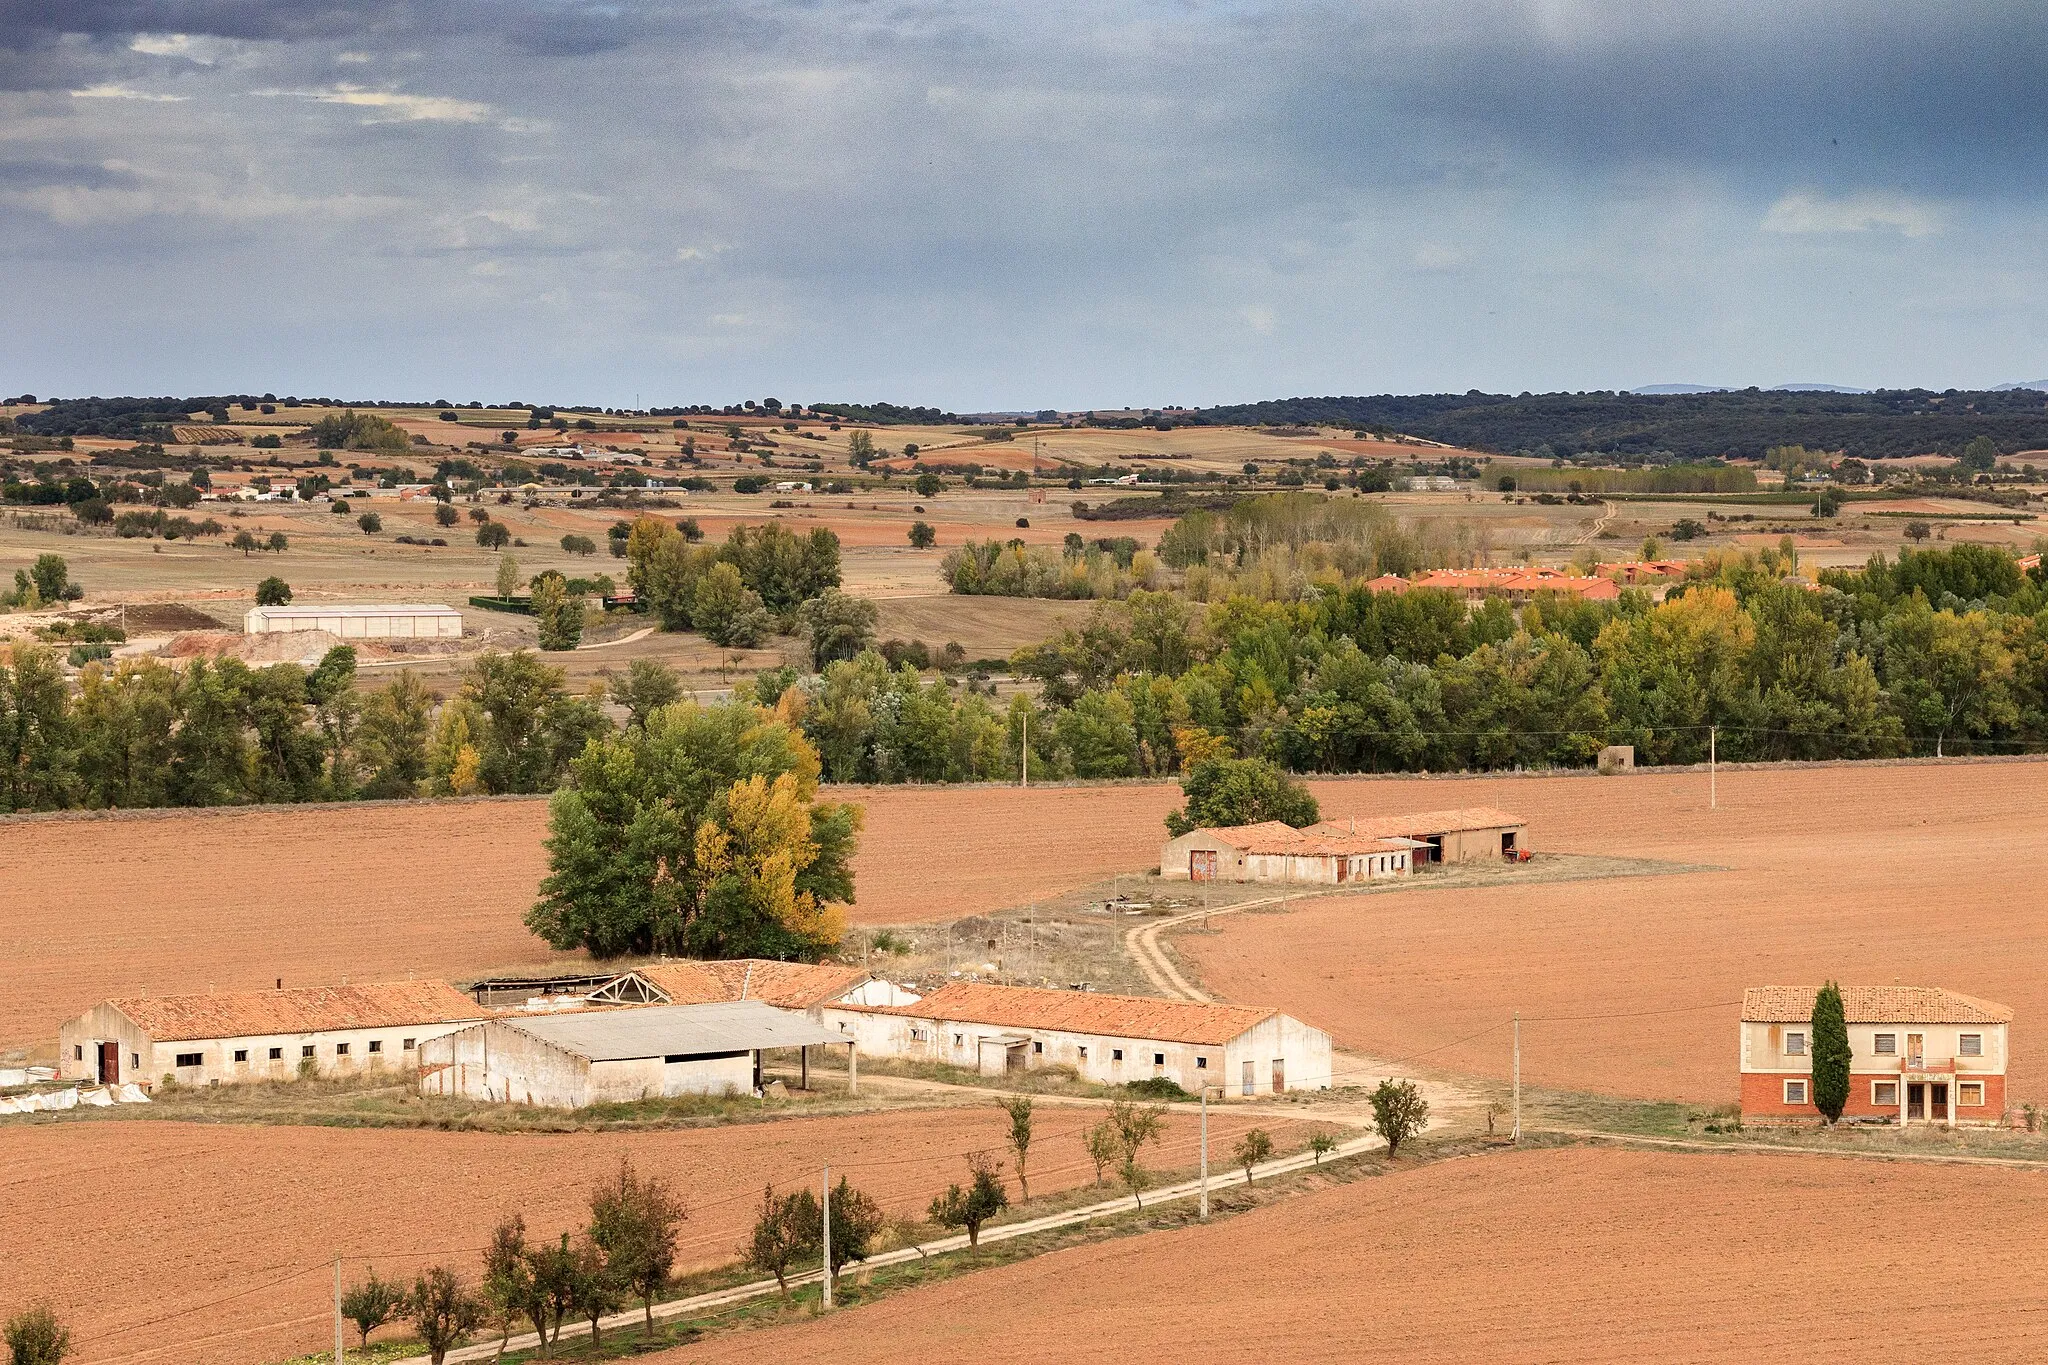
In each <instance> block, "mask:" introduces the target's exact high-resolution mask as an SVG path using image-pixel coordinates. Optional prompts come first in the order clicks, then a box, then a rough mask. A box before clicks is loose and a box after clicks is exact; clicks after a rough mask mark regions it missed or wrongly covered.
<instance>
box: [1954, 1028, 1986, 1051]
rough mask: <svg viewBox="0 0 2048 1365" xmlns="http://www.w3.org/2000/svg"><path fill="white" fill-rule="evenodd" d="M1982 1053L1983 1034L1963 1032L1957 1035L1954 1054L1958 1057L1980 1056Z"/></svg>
mask: <svg viewBox="0 0 2048 1365" xmlns="http://www.w3.org/2000/svg"><path fill="white" fill-rule="evenodd" d="M1983 1055H1984V1035H1983V1034H1981V1033H1965V1034H1963V1035H1962V1036H1960V1037H1958V1038H1957V1039H1956V1056H1958V1057H1982V1056H1983Z"/></svg>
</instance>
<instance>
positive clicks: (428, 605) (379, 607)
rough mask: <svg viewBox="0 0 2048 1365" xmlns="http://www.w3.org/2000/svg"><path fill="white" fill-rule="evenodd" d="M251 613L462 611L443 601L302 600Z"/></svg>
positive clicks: (415, 613) (275, 615)
mask: <svg viewBox="0 0 2048 1365" xmlns="http://www.w3.org/2000/svg"><path fill="white" fill-rule="evenodd" d="M249 613H250V614H251V615H260V616H263V617H264V618H266V619H270V618H278V619H289V618H292V617H300V616H460V615H462V613H461V612H459V611H457V610H455V608H453V607H451V606H447V605H446V604H444V603H440V602H386V603H381V604H377V603H372V604H369V605H364V604H361V603H341V602H335V603H330V604H329V605H327V606H316V605H314V604H312V603H310V602H301V603H299V604H298V605H296V606H283V607H251V608H249Z"/></svg>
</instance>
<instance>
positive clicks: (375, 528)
mask: <svg viewBox="0 0 2048 1365" xmlns="http://www.w3.org/2000/svg"><path fill="white" fill-rule="evenodd" d="M356 525H358V526H360V527H362V528H363V534H364V535H366V536H374V535H376V534H377V533H378V532H379V531H381V530H383V529H384V518H382V517H380V516H378V515H377V514H376V513H375V512H365V513H363V514H362V515H361V516H359V517H357V518H356Z"/></svg>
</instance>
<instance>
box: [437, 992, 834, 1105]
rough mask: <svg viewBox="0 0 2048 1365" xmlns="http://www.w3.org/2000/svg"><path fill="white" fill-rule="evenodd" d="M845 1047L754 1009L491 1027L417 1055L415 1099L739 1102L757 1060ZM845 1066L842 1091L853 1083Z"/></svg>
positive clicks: (588, 1016) (748, 1005)
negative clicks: (717, 1098)
mask: <svg viewBox="0 0 2048 1365" xmlns="http://www.w3.org/2000/svg"><path fill="white" fill-rule="evenodd" d="M853 1042H854V1040H852V1039H850V1038H847V1037H845V1036H843V1035H841V1034H840V1033H838V1032H837V1031H834V1030H827V1029H824V1028H821V1027H819V1026H818V1025H817V1024H815V1023H813V1022H812V1021H810V1020H808V1019H805V1018H804V1017H802V1016H801V1015H797V1014H792V1013H790V1012H789V1011H787V1010H779V1009H776V1008H775V1007H774V1006H772V1005H766V1004H763V1003H762V1002H760V1001H758V1000H734V1001H724V1002H720V1003H718V1004H712V1005H651V1006H648V1007H646V1008H643V1009H611V1010H586V1011H583V1012H580V1013H575V1014H556V1015H546V1016H542V1017H539V1018H519V1019H491V1020H487V1021H485V1022H483V1023H480V1024H476V1025H474V1026H472V1027H470V1028H466V1029H462V1030H459V1031H457V1032H453V1033H449V1034H446V1035H445V1036H442V1037H439V1038H436V1039H434V1040H433V1041H432V1042H430V1043H428V1044H427V1045H426V1046H425V1048H424V1049H423V1050H422V1056H421V1058H420V1080H419V1087H420V1093H421V1094H423V1095H460V1096H463V1097H465V1098H468V1099H477V1100H497V1101H501V1102H505V1103H511V1104H538V1105H547V1106H550V1107H553V1108H560V1109H582V1108H584V1107H586V1106H588V1105H592V1104H605V1103H619V1102H624V1101H630V1100H641V1099H653V1098H657V1097H673V1096H677V1095H747V1094H753V1093H755V1092H756V1091H758V1090H759V1089H760V1088H761V1054H762V1053H763V1052H765V1051H768V1050H770V1049H774V1048H808V1047H815V1046H818V1045H821V1044H845V1045H847V1046H848V1047H849V1048H851V1047H852V1046H853ZM857 1066H858V1064H857V1062H855V1061H854V1060H852V1059H851V1058H850V1057H849V1062H848V1067H847V1072H848V1085H849V1088H852V1087H853V1086H855V1085H857V1083H858V1069H857Z"/></svg>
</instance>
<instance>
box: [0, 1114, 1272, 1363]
mask: <svg viewBox="0 0 2048 1365" xmlns="http://www.w3.org/2000/svg"><path fill="white" fill-rule="evenodd" d="M1096 1117H1097V1111H1095V1110H1092V1109H1080V1108H1066V1109H1053V1108H1048V1109H1043V1110H1041V1111H1040V1114H1039V1119H1038V1133H1037V1136H1036V1140H1035V1141H1034V1143H1033V1148H1032V1150H1033V1155H1034V1160H1033V1162H1032V1169H1031V1176H1032V1188H1033V1190H1034V1191H1036V1192H1039V1193H1052V1192H1054V1191H1056V1190H1062V1189H1067V1188H1070V1187H1072V1186H1074V1185H1077V1184H1082V1183H1086V1182H1088V1181H1092V1180H1093V1179H1094V1168H1093V1166H1092V1165H1091V1164H1090V1163H1089V1162H1088V1160H1087V1158H1086V1155H1085V1153H1084V1152H1083V1151H1082V1149H1081V1144H1080V1139H1079V1136H1078V1134H1079V1132H1080V1130H1081V1129H1082V1128H1083V1127H1085V1126H1086V1124H1087V1123H1089V1122H1092V1121H1093V1120H1094V1119H1095V1118H1096ZM999 1121H1000V1122H1001V1123H1002V1124H1005V1125H1006V1124H1007V1120H1003V1119H1002V1116H1001V1115H1000V1114H999V1113H998V1111H997V1110H996V1109H995V1107H994V1106H993V1105H981V1106H976V1107H974V1108H956V1109H940V1110H897V1111H894V1112H891V1113H887V1114H877V1115H869V1116H862V1117H852V1118H834V1119H791V1120H786V1121H782V1122H775V1123H761V1124H748V1125H740V1126H735V1127H726V1128H708V1129H697V1130H693V1131H684V1132H659V1133H636V1134H620V1133H579V1134H572V1135H563V1136H538V1135H533V1134H517V1135H494V1134H479V1133H438V1132H415V1131H409V1130H389V1129H386V1130H367V1131H362V1130H343V1129H333V1128H274V1127H261V1126H254V1125H250V1126H242V1125H229V1124H222V1125H193V1124H180V1123H157V1122H153V1121H148V1120H138V1121H130V1122H119V1121H113V1120H102V1121H99V1122H83V1123H66V1124H46V1125H40V1126H34V1127H20V1126H13V1127H10V1128H8V1129H7V1130H6V1132H5V1136H4V1138H0V1150H4V1151H5V1153H6V1162H5V1169H4V1172H0V1246H5V1247H7V1248H8V1249H9V1254H8V1255H6V1256H4V1257H0V1304H19V1303H21V1302H24V1301H25V1300H27V1299H29V1298H32V1297H41V1296H47V1297H49V1298H50V1299H51V1300H52V1302H53V1303H55V1304H56V1306H57V1308H58V1310H59V1311H60V1312H61V1313H62V1314H63V1316H64V1317H65V1318H66V1320H67V1321H69V1322H70V1323H71V1325H72V1329H73V1332H74V1334H75V1335H76V1337H77V1344H78V1346H79V1355H78V1360H79V1362H80V1365H94V1362H104V1363H107V1365H111V1362H114V1361H143V1360H153V1361H165V1362H171V1361H175V1362H179V1365H188V1363H189V1365H260V1362H263V1361H267V1360H275V1359H277V1358H279V1357H281V1356H286V1355H291V1354H295V1353H297V1352H300V1351H307V1350H314V1349H317V1348H318V1347H319V1346H320V1344H321V1342H322V1341H323V1340H324V1341H326V1342H328V1343H330V1344H331V1343H332V1341H333V1328H332V1326H331V1325H330V1324H331V1323H332V1321H333V1319H332V1317H331V1316H330V1314H331V1311H332V1310H331V1309H327V1308H325V1305H327V1304H328V1303H329V1302H330V1296H331V1295H332V1292H333V1269H332V1267H333V1258H334V1256H335V1255H336V1254H337V1253H340V1254H342V1255H344V1256H346V1257H349V1258H351V1260H350V1262H349V1266H348V1272H347V1273H348V1274H350V1275H351V1276H354V1275H358V1274H360V1273H361V1271H362V1269H363V1268H364V1266H365V1265H370V1266H374V1268H375V1269H376V1270H377V1271H378V1272H379V1273H380V1274H381V1275H383V1276H385V1277H386V1278H390V1277H392V1276H394V1275H398V1276H405V1277H410V1276H411V1275H413V1274H415V1273H417V1272H418V1271H419V1270H421V1269H423V1268H424V1267H425V1266H426V1265H428V1264H432V1263H435V1262H439V1263H442V1264H446V1265H447V1266H449V1267H450V1268H451V1269H455V1270H457V1271H459V1272H461V1273H462V1274H464V1275H465V1276H468V1277H470V1278H472V1279H474V1277H475V1274H476V1267H477V1261H478V1255H477V1252H478V1249H479V1248H481V1247H482V1246H483V1244H484V1242H485V1240H486V1239H487V1238H488V1236H489V1233H490V1229H491V1226H492V1224H493V1223H494V1222H495V1221H496V1220H497V1219H498V1218H499V1217H501V1216H502V1215H503V1214H505V1213H507V1212H514V1211H516V1212H519V1213H522V1214H524V1216H525V1218H526V1223H527V1228H528V1231H529V1233H530V1234H532V1235H535V1236H540V1237H547V1236H552V1235H553V1234H554V1233H556V1232H559V1231H561V1230H563V1229H565V1228H576V1227H580V1226H582V1220H583V1219H584V1217H585V1213H586V1208H587V1205H586V1203H585V1201H586V1199H587V1197H588V1191H589V1188H590V1186H591V1185H593V1184H595V1183H596V1182H597V1181H598V1180H600V1179H602V1178H603V1177H605V1176H608V1175H610V1174H612V1173H614V1172H615V1171H616V1170H617V1169H618V1162H619V1160H620V1158H621V1157H630V1158H632V1160H633V1162H634V1164H635V1166H636V1167H638V1168H639V1169H640V1170H641V1171H643V1172H650V1171H651V1172H657V1173H659V1174H661V1175H663V1176H665V1177H666V1178H668V1179H669V1180H671V1181H672V1182H673V1183H674V1184H675V1185H676V1186H677V1187H678V1188H679V1189H681V1190H682V1191H683V1192H684V1194H685V1195H686V1197H687V1199H688V1201H689V1203H690V1205H691V1214H690V1221H689V1225H688V1228H687V1229H686V1231H685V1233H684V1236H683V1245H682V1253H683V1254H682V1263H683V1264H684V1265H685V1266H688V1267H700V1266H709V1265H719V1264H724V1263H726V1262H729V1261H732V1260H734V1259H736V1257H737V1247H738V1245H739V1242H740V1239H741V1238H742V1237H743V1236H744V1235H745V1233H746V1231H747V1229H748V1228H750V1227H751V1226H752V1224H753V1215H754V1211H755V1206H756V1205H757V1204H758V1202H759V1200H760V1197H761V1190H762V1187H763V1186H764V1185H765V1184H766V1183H768V1182H769V1181H775V1182H778V1183H785V1184H786V1183H787V1182H793V1181H810V1180H815V1179H816V1178H817V1174H818V1171H819V1168H820V1167H821V1166H823V1165H824V1164H826V1163H827V1162H829V1163H830V1164H831V1166H832V1168H833V1172H834V1179H835V1180H836V1179H837V1178H838V1175H839V1174H840V1173H842V1172H843V1173H844V1174H846V1175H847V1176H848V1177H849V1178H850V1179H851V1180H852V1182H853V1183H854V1184H855V1185H856V1186H858V1187H860V1188H861V1189H864V1190H866V1191H868V1192H869V1193H870V1194H872V1195H874V1196H875V1198H876V1199H877V1200H879V1201H880V1202H881V1203H882V1205H883V1207H884V1208H885V1209H886V1210H887V1211H888V1212H889V1213H890V1214H892V1215H908V1216H913V1217H922V1216H923V1211H924V1208H925V1205H926V1204H928V1203H929V1202H930V1200H931V1197H932V1196H933V1195H934V1194H936V1193H938V1191H939V1189H940V1188H941V1187H942V1186H943V1184H944V1183H945V1182H947V1181H951V1180H957V1179H959V1178H960V1173H961V1172H962V1171H963V1170H964V1169H965V1161H964V1154H965V1153H966V1152H968V1151H971V1150H976V1149H983V1148H996V1147H1000V1146H1001V1144H1002V1141H1003V1137H1002V1132H1003V1129H1002V1128H1000V1127H999ZM1255 1121H1260V1120H1253V1119H1250V1118H1248V1117H1247V1118H1240V1117H1236V1116H1233V1115H1231V1114H1230V1113H1229V1112H1228V1111H1224V1112H1223V1113H1221V1114H1219V1115H1215V1116H1212V1118H1211V1124H1210V1126H1211V1133H1210V1141H1211V1143H1212V1144H1215V1143H1227V1142H1229V1141H1231V1140H1234V1139H1235V1138H1236V1137H1238V1136H1239V1135H1241V1134H1242V1132H1243V1130H1244V1129H1245V1128H1246V1127H1248V1126H1250V1125H1251V1123H1253V1122H1255ZM1262 1122H1263V1123H1264V1126H1265V1127H1267V1128H1268V1129H1269V1130H1270V1131H1272V1132H1273V1134H1274V1136H1275V1139H1276V1141H1278V1142H1279V1143H1280V1145H1281V1147H1282V1149H1283V1150H1292V1149H1294V1148H1297V1147H1299V1146H1300V1144H1301V1141H1302V1138H1301V1136H1300V1134H1299V1133H1297V1132H1296V1131H1295V1126H1294V1125H1291V1124H1288V1123H1286V1122H1284V1121H1282V1122H1278V1123H1276V1122H1275V1121H1273V1120H1271V1119H1266V1120H1263V1121H1262ZM1152 1151H1156V1155H1153V1154H1151V1152H1148V1156H1147V1161H1148V1164H1155V1165H1158V1166H1160V1167H1161V1168H1167V1167H1175V1168H1184V1167H1187V1166H1190V1165H1192V1164H1193V1163H1194V1161H1195V1154H1196V1151H1197V1148H1196V1144H1195V1138H1194V1125H1193V1120H1192V1118H1191V1117H1190V1116H1187V1115H1184V1114H1183V1115H1177V1116H1176V1118H1175V1122H1174V1125H1173V1126H1172V1128H1171V1129H1170V1130H1169V1135H1168V1138H1167V1140H1166V1141H1165V1142H1163V1143H1162V1144H1161V1145H1160V1146H1159V1147H1158V1148H1157V1149H1152ZM1005 1170H1006V1172H1007V1173H1014V1172H1013V1168H1011V1167H1008V1166H1006V1167H1005ZM1012 1193H1013V1195H1014V1193H1015V1186H1014V1184H1013V1185H1012ZM357 1257H362V1258H365V1259H364V1260H362V1261H357V1260H355V1259H353V1258H357ZM250 1291H256V1292H250ZM236 1295H239V1296H240V1297H230V1296H236ZM323 1310H324V1311H323ZM151 1324H154V1325H151Z"/></svg>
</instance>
